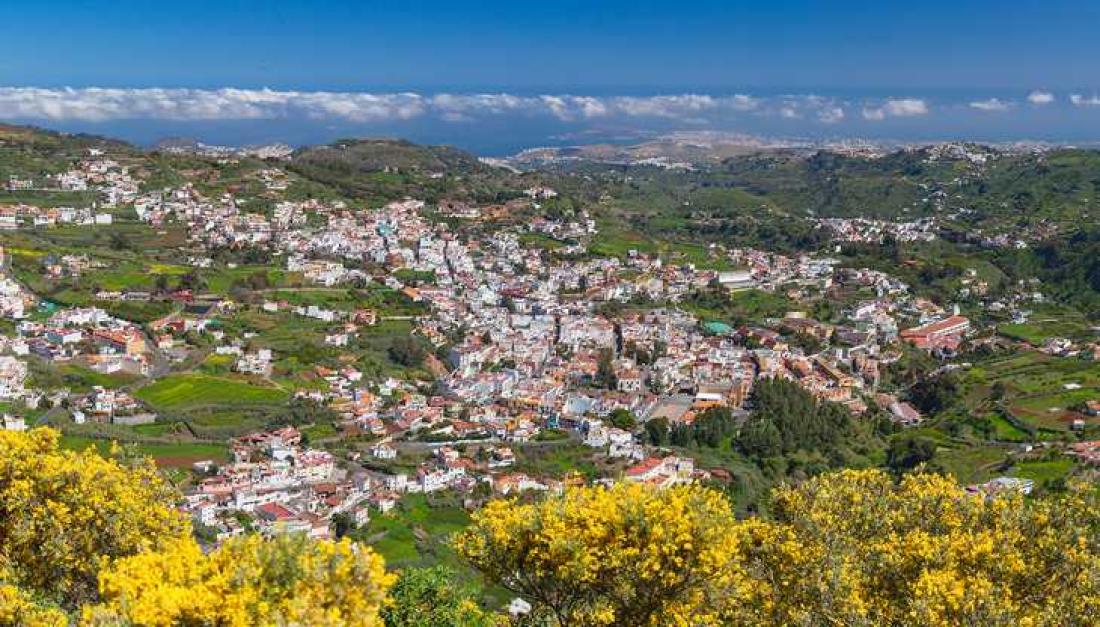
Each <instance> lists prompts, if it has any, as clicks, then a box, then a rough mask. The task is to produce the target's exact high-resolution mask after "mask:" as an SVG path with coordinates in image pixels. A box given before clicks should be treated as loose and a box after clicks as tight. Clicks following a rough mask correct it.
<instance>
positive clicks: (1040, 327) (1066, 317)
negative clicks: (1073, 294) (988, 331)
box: [997, 305, 1095, 346]
mask: <svg viewBox="0 0 1100 627" xmlns="http://www.w3.org/2000/svg"><path fill="white" fill-rule="evenodd" d="M997 332H998V333H1000V334H1001V335H1003V336H1005V337H1008V338H1011V339H1014V340H1019V341H1021V342H1027V343H1029V344H1032V345H1034V346H1041V345H1042V344H1043V343H1044V342H1046V341H1047V340H1048V339H1050V338H1055V337H1064V338H1070V339H1088V338H1091V337H1094V336H1095V334H1094V333H1093V332H1092V331H1091V330H1090V324H1089V321H1088V319H1086V318H1085V316H1084V315H1082V314H1081V312H1079V311H1076V310H1074V309H1069V308H1067V307H1056V306H1053V305H1045V306H1042V307H1038V308H1036V309H1035V311H1033V312H1032V316H1031V318H1030V319H1029V320H1028V321H1027V322H1026V323H1024V324H1003V325H1000V326H999V327H997Z"/></svg>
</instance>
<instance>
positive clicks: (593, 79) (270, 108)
mask: <svg viewBox="0 0 1100 627" xmlns="http://www.w3.org/2000/svg"><path fill="white" fill-rule="evenodd" d="M5 5H7V6H5V7H4V16H5V17H4V20H3V22H2V23H0V88H5V89H7V90H9V91H8V92H5V93H0V118H3V119H8V120H12V121H21V122H22V121H29V122H36V121H37V123H41V124H43V125H46V126H56V127H60V128H68V129H76V130H85V129H87V130H94V131H109V132H113V133H117V134H120V135H122V136H124V137H127V138H131V139H135V140H137V141H148V140H151V139H153V138H155V136H157V135H158V134H162V133H163V134H169V133H171V134H175V133H188V134H197V135H200V136H203V138H204V139H208V140H210V141H259V140H268V139H273V138H280V137H285V138H287V139H288V140H291V141H295V142H308V141H321V140H324V139H327V138H330V137H331V136H333V135H336V134H377V133H382V134H391V135H392V134H398V135H408V136H412V137H413V138H414V139H419V140H422V141H446V142H453V143H460V144H462V143H466V144H468V145H471V146H473V147H474V148H475V149H479V150H483V151H485V150H487V151H493V150H494V149H493V148H490V147H489V146H488V145H487V144H485V142H484V141H481V142H479V141H478V139H477V138H478V136H479V134H481V133H482V131H479V129H484V132H485V133H487V132H489V131H490V130H492V131H493V132H494V133H499V132H500V131H501V130H508V129H511V130H514V131H515V132H516V136H517V139H516V143H517V144H523V143H526V142H533V143H541V142H540V139H541V140H543V141H551V140H552V139H553V138H561V137H562V136H572V135H575V134H576V133H583V132H591V131H594V130H596V131H599V130H602V131H604V132H605V133H619V134H621V133H624V132H625V133H635V134H637V133H644V132H657V131H664V130H670V129H672V130H678V129H681V128H691V129H698V128H719V129H722V130H733V131H738V132H748V133H772V134H790V135H814V134H816V135H858V136H872V137H873V136H882V137H897V138H901V139H906V138H916V137H928V138H939V137H943V136H956V135H966V136H969V137H973V138H986V139H1009V138H1016V137H1020V138H1022V137H1038V138H1045V139H1066V140H1069V139H1072V140H1088V139H1092V138H1093V137H1098V138H1100V99H1094V98H1093V96H1094V94H1095V93H1096V90H1097V89H1100V65H1098V64H1097V63H1096V60H1097V59H1100V37H1097V36H1096V32H1098V30H1100V3H1093V2H1085V1H1075V2H1071V1H1068V0H1062V1H1059V0H1054V1H1051V0H1048V1H1046V2H1032V1H1028V0H1013V1H1011V2H1006V1H1004V0H1002V1H1001V2H987V1H985V0H977V1H970V2H967V1H965V0H955V1H954V2H943V1H939V0H928V1H924V2H919V3H899V2H887V1H878V2H854V1H850V0H834V1H831V2H826V1H819V2H809V1H794V0H786V1H783V0H780V1H769V2H762V1H757V2H740V1H726V2H709V1H708V2H649V1H645V0H635V1H632V2H625V1H618V0H608V1H605V2H599V1H596V0H588V1H586V2H579V1H573V0H562V1H558V2H528V1H524V0H514V1H512V2H453V1H452V2H443V1H436V2H417V1H415V0H407V1H403V2H387V3H378V2H364V1H358V2H343V1H331V2H319V1H315V2H279V1H277V0H269V1H267V2H240V1H232V0H222V1H220V2H206V1H198V2H132V1H126V0H121V1H120V0H116V1H114V2H62V1H54V2H50V1H41V2H16V1H9V2H6V3H5ZM28 88H40V90H44V91H30V90H28ZM63 88H73V89H75V90H76V91H72V92H68V91H63ZM87 88H111V89H114V90H121V91H120V93H115V94H113V95H104V94H103V93H99V92H95V93H92V92H88V91H86V90H87ZM227 88H233V89H236V90H241V91H237V92H232V93H228V92H225V91H219V90H225V89H227ZM265 88H266V89H269V90H272V92H273V93H278V94H296V95H295V96H282V97H278V98H274V100H278V102H276V103H272V102H266V104H259V105H257V104H256V100H257V98H256V97H255V96H249V95H248V94H255V93H259V92H258V91H257V90H262V89H265ZM154 89H155V90H160V91H154ZM11 90H21V91H11ZM165 90H167V91H165ZM317 92H323V93H328V94H345V95H346V94H360V95H363V94H373V95H377V96H379V97H380V98H381V97H382V96H385V97H387V98H390V99H389V100H386V99H385V98H383V99H382V100H376V101H371V102H367V103H365V102H363V101H362V100H363V99H362V98H360V99H359V100H358V101H356V102H352V101H354V100H355V99H354V98H347V97H342V98H330V100H333V102H327V103H321V102H320V101H319V98H318V97H310V98H308V100H309V102H304V101H303V100H304V99H307V98H306V96H304V95H303V94H316V93H317ZM1033 92H1041V93H1050V94H1051V96H1052V100H1051V102H1044V103H1039V102H1037V101H1036V99H1034V98H1033V99H1031V100H1028V95H1029V94H1032V93H1033ZM227 93H228V95H227ZM242 93H243V94H245V96H242V95H241V94H242ZM403 93H411V94H415V95H417V96H418V97H421V98H423V99H425V101H426V102H429V103H430V104H428V105H423V104H421V105H419V106H412V107H409V106H404V105H408V103H407V102H404V103H401V102H398V103H397V104H394V102H392V100H393V98H392V96H393V95H395V94H403ZM440 94H443V95H450V96H465V97H470V96H472V95H482V94H493V95H498V96H499V95H507V96H510V97H516V98H527V99H529V100H530V99H537V98H538V97H539V96H555V97H557V96H570V97H584V98H596V99H598V101H597V102H596V104H595V105H590V106H588V107H587V108H586V107H585V106H584V105H583V104H577V103H576V102H573V101H570V103H572V104H569V103H567V106H568V107H572V109H569V110H565V109H561V108H555V107H554V105H553V104H552V103H549V104H548V103H547V102H545V101H535V100H531V101H530V102H527V103H526V104H520V105H516V104H510V105H508V106H501V104H500V102H497V103H496V104H492V103H486V102H484V101H482V102H480V103H473V104H472V101H471V102H467V103H465V104H456V102H455V101H454V100H453V99H452V100H451V101H450V104H449V105H448V104H447V103H442V104H441V103H439V102H437V101H435V100H432V99H433V98H435V97H437V96H439V95H440ZM658 95H660V96H666V97H684V96H690V95H696V96H698V95H705V96H708V97H712V98H715V99H718V100H717V102H719V104H718V105H713V106H712V105H705V104H704V105H699V103H696V105H698V106H694V108H693V107H692V106H691V105H687V104H685V103H687V102H688V101H687V100H681V101H676V102H672V101H667V100H666V101H661V102H648V103H645V102H642V101H640V100H639V101H624V100H614V99H616V98H620V99H621V98H635V99H640V98H646V97H652V96H658ZM1073 95H1076V96H1077V98H1076V99H1073V100H1071V98H1072V96H1073ZM734 96H748V97H752V98H754V99H755V102H756V105H755V108H753V109H752V110H750V109H748V108H746V107H744V106H741V105H738V104H737V102H736V101H733V100H730V99H731V98H733V97H734ZM783 97H788V98H787V100H783ZM794 97H798V98H801V99H802V100H799V101H798V102H797V106H793V108H792V104H791V103H794V102H795V100H794V99H793V98H794ZM811 97H813V98H815V99H816V100H813V101H810V100H806V99H807V98H811ZM242 98H244V99H245V100H248V101H249V102H251V103H252V105H253V106H252V107H251V108H249V107H247V106H242V105H241V102H240V100H241V99H242ZM723 98H724V99H725V100H722V99H723ZM105 99H107V100H109V101H110V102H105ZM258 100H262V101H271V100H272V97H270V96H266V97H260V98H258ZM398 100H399V99H398ZM1094 100H1096V102H1095V103H1094V102H1093V101H1094ZM916 101H919V102H920V103H922V104H921V105H920V106H917V105H916V104H914V103H915V102H916ZM892 102H893V103H898V102H900V103H903V104H901V105H896V104H893V105H892V104H890V103H892ZM721 103H725V104H724V105H723V104H721ZM807 103H811V104H812V105H813V106H810V104H807ZM904 103H909V104H904ZM1094 104H1096V105H1098V106H1094ZM727 105H728V106H727ZM1040 105H1041V106H1040ZM594 106H596V107H602V110H599V109H593V107H594ZM256 107H259V108H260V110H257V108H256ZM456 107H457V108H459V109H461V110H460V111H455V108H456ZM213 109H217V111H213ZM391 109H392V110H391ZM414 109H415V111H414ZM383 110H385V111H387V112H388V113H385V114H382V113H380V112H381V111H383ZM673 110H674V111H673ZM364 111H366V112H367V113H366V114H363V112H364ZM563 111H565V112H564V113H563ZM838 111H839V114H838V113H837V112H838ZM593 112H597V113H598V114H596V115H593ZM830 112H831V113H830ZM895 114H897V115H895ZM264 121H266V122H268V123H262V122H264ZM479 143H480V144H485V145H479V146H475V145H474V144H479ZM497 149H504V146H500V147H498V148H497Z"/></svg>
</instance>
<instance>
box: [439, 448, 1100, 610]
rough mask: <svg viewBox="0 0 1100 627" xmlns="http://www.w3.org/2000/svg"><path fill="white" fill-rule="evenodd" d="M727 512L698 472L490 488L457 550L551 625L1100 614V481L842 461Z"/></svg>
mask: <svg viewBox="0 0 1100 627" xmlns="http://www.w3.org/2000/svg"><path fill="white" fill-rule="evenodd" d="M772 513H773V517H772V519H769V520H765V519H749V520H743V521H738V520H735V519H734V517H733V515H732V514H731V512H730V511H729V508H728V506H726V505H725V503H724V502H723V500H722V498H721V497H719V496H718V495H717V493H715V492H712V491H709V490H706V489H703V488H674V489H671V490H664V491H659V490H656V491H655V490H649V489H647V488H644V487H641V486H637V485H620V486H616V487H614V488H611V489H605V488H578V489H574V490H570V491H567V492H566V493H565V495H564V496H562V497H558V498H553V497H552V498H550V499H547V500H546V501H545V502H542V503H539V504H534V505H530V504H520V503H517V502H514V501H498V502H495V503H491V504H490V505H489V506H487V507H486V508H484V509H483V510H481V512H479V513H478V514H476V515H475V516H474V520H473V524H472V526H471V528H470V529H468V530H467V531H466V532H464V533H463V534H461V535H460V536H459V537H458V539H457V541H456V546H457V548H458V551H459V553H460V554H461V555H462V556H463V557H465V558H466V559H467V560H468V561H469V562H470V563H471V564H472V565H473V566H475V567H476V568H478V569H479V570H481V571H482V572H483V573H484V574H485V575H486V577H487V578H488V579H489V580H490V581H492V582H495V583H500V584H502V585H504V586H505V587H507V588H508V589H510V590H512V591H514V592H515V593H517V594H520V595H522V596H523V597H525V598H526V599H527V600H528V601H530V602H531V603H532V604H533V605H534V606H535V610H536V612H540V613H541V614H542V615H543V616H545V617H547V618H549V620H550V621H551V622H552V623H556V624H559V625H608V624H616V625H620V624H622V625H645V624H654V625H656V624H660V625H719V624H721V625H761V626H763V625H855V626H859V625H865V626H868V627H870V626H877V625H921V626H924V625H943V626H947V625H1004V626H1009V625H1022V626H1040V625H1042V626H1052V627H1053V626H1055V625H1059V626H1060V625H1082V626H1084V625H1097V624H1100V622H1098V619H1097V617H1098V616H1100V497H1098V494H1097V491H1096V490H1095V489H1094V488H1092V487H1087V486H1074V487H1073V488H1071V490H1070V491H1069V493H1068V494H1066V495H1065V496H1059V497H1047V498H1043V499H1033V500H1025V499H1024V498H1023V497H1022V496H1021V495H1013V494H1006V495H1001V496H998V497H996V498H985V497H983V496H976V495H971V494H968V493H966V491H965V490H963V489H962V488H960V487H959V486H958V485H957V484H956V483H955V482H954V481H953V480H952V479H950V478H948V477H942V476H939V475H931V474H916V475H910V476H907V477H906V478H904V479H903V480H902V481H901V482H900V483H896V482H895V481H894V479H893V478H892V477H891V476H890V475H888V474H886V473H884V472H881V471H877V470H860V471H855V470H849V471H842V472H838V473H833V474H829V475H823V476H821V477H817V478H814V479H810V480H808V481H806V482H805V483H803V484H802V485H800V486H797V487H791V486H787V487H781V488H778V489H777V490H776V491H775V492H774V493H773V504H772Z"/></svg>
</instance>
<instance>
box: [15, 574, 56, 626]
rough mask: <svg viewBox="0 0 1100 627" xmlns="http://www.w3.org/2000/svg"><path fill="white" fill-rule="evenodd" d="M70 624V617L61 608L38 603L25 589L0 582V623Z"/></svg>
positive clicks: (26, 624) (23, 624) (27, 624)
mask: <svg viewBox="0 0 1100 627" xmlns="http://www.w3.org/2000/svg"><path fill="white" fill-rule="evenodd" d="M68 624H69V620H68V617H67V616H66V615H65V613H64V612H62V611H61V610H59V609H57V608H54V607H47V606H43V605H41V604H39V603H36V602H35V601H34V600H33V599H31V598H30V597H29V595H27V593H26V592H25V591H24V590H20V589H19V588H16V587H15V586H10V585H6V584H3V583H0V625H20V626H21V627H65V626H66V625H68Z"/></svg>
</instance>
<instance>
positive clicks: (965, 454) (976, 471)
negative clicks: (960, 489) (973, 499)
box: [935, 445, 1008, 484]
mask: <svg viewBox="0 0 1100 627" xmlns="http://www.w3.org/2000/svg"><path fill="white" fill-rule="evenodd" d="M1007 454H1008V449H1007V448H1005V447H1000V446H994V445H989V446H974V447H959V448H945V447H941V448H939V449H938V450H937V451H936V458H935V461H936V462H937V463H938V464H939V465H940V466H942V467H943V469H944V470H946V471H947V472H949V473H950V474H951V475H953V476H954V477H955V479H956V480H957V481H958V482H959V483H961V484H971V483H981V482H985V481H988V480H990V479H992V478H993V477H995V476H997V475H999V474H1002V473H1001V472H1000V470H999V465H1000V464H1001V463H1003V462H1004V460H1005V457H1006V456H1007Z"/></svg>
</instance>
